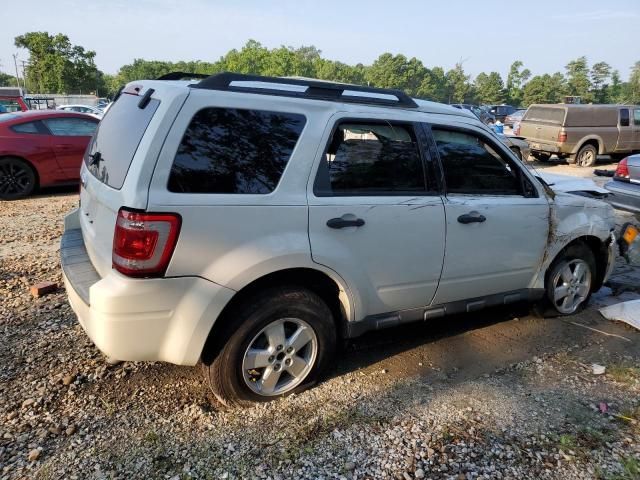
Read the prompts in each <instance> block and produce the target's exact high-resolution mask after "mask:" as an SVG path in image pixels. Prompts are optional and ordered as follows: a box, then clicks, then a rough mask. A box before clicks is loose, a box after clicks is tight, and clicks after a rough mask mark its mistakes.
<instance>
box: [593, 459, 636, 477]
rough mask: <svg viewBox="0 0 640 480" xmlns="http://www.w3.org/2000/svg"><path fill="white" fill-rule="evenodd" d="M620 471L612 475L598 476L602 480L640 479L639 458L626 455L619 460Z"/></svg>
mask: <svg viewBox="0 0 640 480" xmlns="http://www.w3.org/2000/svg"><path fill="white" fill-rule="evenodd" d="M620 466H621V467H622V471H621V472H620V473H616V474H613V475H605V476H600V478H603V479H604V480H638V479H640V460H637V459H635V458H633V457H626V458H623V459H622V460H621V461H620Z"/></svg>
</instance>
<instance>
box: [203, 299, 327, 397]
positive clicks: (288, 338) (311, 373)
mask: <svg viewBox="0 0 640 480" xmlns="http://www.w3.org/2000/svg"><path fill="white" fill-rule="evenodd" d="M232 317H233V318H234V319H237V321H238V323H236V324H235V325H236V326H237V329H236V330H235V331H232V332H229V333H228V334H227V338H228V339H227V342H226V344H225V345H224V347H223V348H222V350H221V351H220V353H218V355H216V357H215V359H214V360H213V361H212V362H211V363H210V364H209V365H204V373H205V377H206V378H207V380H208V383H209V386H210V387H211V390H212V391H213V393H214V394H215V395H216V397H217V398H218V399H219V400H220V401H221V402H222V403H224V404H225V405H228V406H236V405H238V406H244V405H250V404H252V403H254V402H264V401H269V400H273V399H275V398H278V397H282V396H285V395H288V394H291V393H294V392H299V391H302V390H303V389H305V388H307V387H308V386H310V385H311V384H312V383H313V382H314V381H316V380H317V378H318V376H319V375H320V374H321V373H322V371H323V370H324V369H325V368H326V366H327V364H328V362H329V361H330V360H331V358H332V357H333V356H334V352H335V347H336V328H335V323H334V321H333V317H332V314H331V310H330V309H329V307H327V305H326V303H325V302H324V301H323V300H322V299H321V298H320V297H319V296H318V295H316V294H315V293H314V292H311V291H309V290H306V289H302V288H295V287H287V288H278V289H272V290H268V291H265V292H263V293H261V294H260V295H258V296H256V297H253V298H251V299H250V300H249V301H247V302H245V306H243V307H241V308H239V309H238V310H237V311H236V312H233V315H232Z"/></svg>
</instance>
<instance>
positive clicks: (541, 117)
mask: <svg viewBox="0 0 640 480" xmlns="http://www.w3.org/2000/svg"><path fill="white" fill-rule="evenodd" d="M564 114H565V109H564V108H551V107H531V108H529V110H527V113H526V114H525V115H524V118H523V120H528V121H532V122H543V123H557V124H562V122H563V121H564Z"/></svg>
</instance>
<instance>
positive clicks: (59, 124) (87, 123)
mask: <svg viewBox="0 0 640 480" xmlns="http://www.w3.org/2000/svg"><path fill="white" fill-rule="evenodd" d="M43 121H44V124H45V125H46V126H47V128H48V129H49V130H50V131H51V133H52V134H53V135H55V136H61V137H90V136H91V135H93V132H95V130H96V127H97V126H98V123H97V122H92V121H91V120H85V119H83V118H47V119H46V120H43Z"/></svg>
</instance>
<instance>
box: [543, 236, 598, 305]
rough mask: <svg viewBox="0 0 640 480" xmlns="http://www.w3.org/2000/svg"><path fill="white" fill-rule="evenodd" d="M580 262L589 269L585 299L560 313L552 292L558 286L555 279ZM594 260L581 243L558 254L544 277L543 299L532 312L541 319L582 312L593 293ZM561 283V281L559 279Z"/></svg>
mask: <svg viewBox="0 0 640 480" xmlns="http://www.w3.org/2000/svg"><path fill="white" fill-rule="evenodd" d="M575 261H581V262H583V263H584V265H585V266H586V267H587V268H588V269H589V275H590V281H589V288H588V292H587V293H586V296H585V298H584V299H583V300H582V301H581V302H580V303H579V304H578V305H577V306H576V308H575V309H573V310H572V311H570V312H567V311H562V309H561V308H559V306H558V304H557V302H556V298H555V295H554V291H555V289H556V288H557V287H559V285H556V282H555V281H556V279H557V278H558V276H559V275H560V273H561V272H562V271H563V270H564V269H565V268H566V267H567V266H568V265H569V266H570V265H571V264H572V262H575ZM596 275H597V271H596V260H595V257H594V255H593V252H592V251H591V249H590V248H589V247H588V246H587V245H585V244H583V243H575V244H573V245H571V246H569V247H567V248H565V249H564V250H563V251H562V252H560V253H559V254H558V256H557V257H556V258H555V260H554V261H553V262H552V263H551V265H550V266H549V268H548V269H547V273H546V275H545V294H544V298H543V299H542V300H541V301H540V302H539V303H538V304H536V305H535V309H534V312H535V313H536V314H537V315H539V316H542V317H557V316H562V315H573V314H575V313H578V312H579V311H580V310H582V309H583V308H584V307H585V306H586V305H587V303H589V299H590V298H591V293H592V292H593V285H594V283H595V281H596ZM559 280H560V281H561V279H559Z"/></svg>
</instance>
